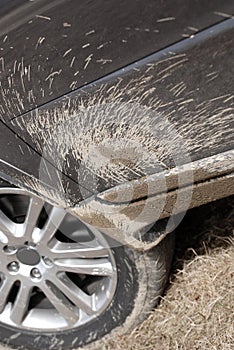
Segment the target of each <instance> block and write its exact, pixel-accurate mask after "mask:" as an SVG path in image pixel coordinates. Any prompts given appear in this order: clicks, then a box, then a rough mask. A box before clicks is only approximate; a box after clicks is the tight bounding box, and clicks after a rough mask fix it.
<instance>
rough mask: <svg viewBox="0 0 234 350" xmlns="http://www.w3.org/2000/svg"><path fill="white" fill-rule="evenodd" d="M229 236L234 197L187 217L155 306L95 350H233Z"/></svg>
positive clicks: (233, 257)
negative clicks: (139, 321)
mask: <svg viewBox="0 0 234 350" xmlns="http://www.w3.org/2000/svg"><path fill="white" fill-rule="evenodd" d="M233 231H234V197H232V198H227V199H224V200H221V201H219V202H216V203H212V204H209V205H206V206H204V207H200V208H197V209H193V210H191V211H190V212H188V213H187V215H186V217H185V219H184V220H183V223H182V224H181V225H180V227H178V229H177V232H176V236H177V238H176V241H177V247H176V253H175V259H174V263H173V269H172V273H171V276H170V283H169V286H168V288H167V291H166V293H165V296H164V297H163V298H162V300H161V302H160V305H159V306H158V308H157V309H156V310H154V311H153V312H152V313H151V314H150V315H149V317H148V319H147V320H146V321H145V322H144V323H143V324H142V325H141V326H140V327H139V328H138V329H136V330H134V331H133V332H132V333H131V334H130V335H127V336H124V337H118V338H116V339H113V340H112V341H110V342H108V343H101V344H100V350H232V349H234V238H233V236H234V235H233V233H234V232H233ZM3 349H4V350H6V348H5V347H4V348H3V347H1V346H0V350H3Z"/></svg>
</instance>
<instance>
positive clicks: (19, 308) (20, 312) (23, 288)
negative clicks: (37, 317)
mask: <svg viewBox="0 0 234 350" xmlns="http://www.w3.org/2000/svg"><path fill="white" fill-rule="evenodd" d="M31 292H32V286H27V285H24V284H21V285H20V288H19V291H18V294H17V297H16V299H15V302H14V305H13V307H12V310H11V316H10V317H11V320H12V321H13V322H14V323H16V324H17V325H21V324H22V322H23V320H24V317H25V316H26V314H27V311H28V305H29V301H30V297H31Z"/></svg>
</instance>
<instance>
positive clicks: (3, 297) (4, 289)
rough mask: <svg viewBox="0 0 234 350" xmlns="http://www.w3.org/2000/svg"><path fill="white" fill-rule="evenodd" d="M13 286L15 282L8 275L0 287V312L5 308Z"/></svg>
mask: <svg viewBox="0 0 234 350" xmlns="http://www.w3.org/2000/svg"><path fill="white" fill-rule="evenodd" d="M12 286H13V282H12V280H11V279H9V278H7V277H6V278H5V279H4V280H3V281H2V285H1V287H0V313H1V312H2V311H3V310H4V308H5V306H6V303H7V298H8V295H9V293H10V291H11V288H12Z"/></svg>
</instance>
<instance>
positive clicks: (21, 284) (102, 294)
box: [0, 186, 173, 349]
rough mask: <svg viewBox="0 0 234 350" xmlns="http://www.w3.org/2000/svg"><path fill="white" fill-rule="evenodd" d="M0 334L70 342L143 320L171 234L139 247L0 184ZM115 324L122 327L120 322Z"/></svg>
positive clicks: (158, 287) (24, 340)
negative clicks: (142, 249)
mask: <svg viewBox="0 0 234 350" xmlns="http://www.w3.org/2000/svg"><path fill="white" fill-rule="evenodd" d="M0 209H1V210H0V250H1V254H0V340H1V342H3V343H6V344H8V345H11V346H13V347H23V348H24V349H46V348H49V349H58V348H59V349H69V348H76V347H78V346H84V345H86V344H88V343H90V342H94V341H96V340H98V339H100V338H102V337H104V336H106V337H109V336H111V334H113V333H112V332H116V333H118V334H123V333H125V332H127V331H129V330H130V329H131V328H133V327H134V326H136V325H137V324H138V323H139V322H140V321H141V320H143V319H144V318H145V317H146V315H147V314H148V313H149V311H150V310H151V309H152V307H154V306H155V304H156V301H157V299H158V297H159V296H160V295H161V294H162V292H163V290H164V287H165V284H166V281H167V278H168V273H169V268H170V262H171V257H172V254H173V235H168V236H167V237H166V238H165V239H164V240H163V241H162V242H161V243H160V244H159V245H158V246H157V247H155V248H154V249H152V250H151V251H150V252H145V253H140V252H136V251H133V250H131V249H129V248H128V247H124V246H119V245H118V244H116V242H113V241H112V240H111V239H109V238H108V237H106V236H105V235H103V234H102V233H100V232H99V231H97V230H96V229H94V228H92V227H90V226H87V225H85V224H84V223H82V222H81V221H80V220H79V219H77V218H76V217H74V216H72V215H71V214H69V213H67V212H66V211H65V210H63V209H60V208H57V207H53V206H51V205H49V204H48V203H45V202H43V201H42V200H41V199H39V198H37V197H36V196H34V195H32V194H29V193H28V192H26V191H25V190H22V189H18V188H15V187H9V186H7V187H1V188H0ZM120 326H121V327H120Z"/></svg>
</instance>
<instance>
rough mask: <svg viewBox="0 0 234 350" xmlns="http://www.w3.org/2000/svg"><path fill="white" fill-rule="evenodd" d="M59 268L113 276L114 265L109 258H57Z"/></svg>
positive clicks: (86, 273)
mask: <svg viewBox="0 0 234 350" xmlns="http://www.w3.org/2000/svg"><path fill="white" fill-rule="evenodd" d="M55 265H56V266H57V268H58V270H60V271H66V272H74V273H80V274H84V275H93V276H112V275H113V272H114V271H113V267H112V265H111V263H110V261H109V260H108V258H100V259H57V260H55Z"/></svg>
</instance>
